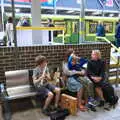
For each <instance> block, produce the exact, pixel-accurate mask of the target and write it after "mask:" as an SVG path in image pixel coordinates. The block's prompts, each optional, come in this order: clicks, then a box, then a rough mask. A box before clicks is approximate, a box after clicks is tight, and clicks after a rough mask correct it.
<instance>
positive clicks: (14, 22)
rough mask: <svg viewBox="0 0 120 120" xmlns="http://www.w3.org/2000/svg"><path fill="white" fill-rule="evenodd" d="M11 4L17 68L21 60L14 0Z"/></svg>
mask: <svg viewBox="0 0 120 120" xmlns="http://www.w3.org/2000/svg"><path fill="white" fill-rule="evenodd" d="M11 5H12V18H13V34H14V43H15V49H14V55H15V64H16V69H18V68H19V61H18V49H17V36H16V21H15V6H14V0H11Z"/></svg>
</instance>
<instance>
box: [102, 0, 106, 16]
mask: <svg viewBox="0 0 120 120" xmlns="http://www.w3.org/2000/svg"><path fill="white" fill-rule="evenodd" d="M105 4H106V2H105V1H104V2H103V7H102V16H103V17H104V16H105V13H104V11H105Z"/></svg>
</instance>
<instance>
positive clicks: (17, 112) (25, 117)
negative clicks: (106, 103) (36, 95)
mask: <svg viewBox="0 0 120 120" xmlns="http://www.w3.org/2000/svg"><path fill="white" fill-rule="evenodd" d="M116 91H117V94H118V95H119V96H120V90H119V88H118V89H116ZM22 102H23V103H24V101H22ZM22 105H23V104H22ZM22 105H20V104H17V106H13V107H14V110H13V111H14V112H13V115H12V120H50V118H49V117H47V116H44V115H43V114H42V113H41V110H40V108H35V107H33V106H30V107H28V109H23V107H27V103H26V104H25V103H24V105H23V106H22ZM16 107H17V108H19V109H16ZM0 120H1V119H0ZM65 120H120V100H119V103H118V105H117V106H116V108H115V109H111V110H110V111H107V110H104V109H103V108H97V112H92V111H88V112H80V111H78V112H77V115H76V116H71V115H70V116H68V117H66V119H65Z"/></svg>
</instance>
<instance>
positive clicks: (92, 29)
mask: <svg viewBox="0 0 120 120" xmlns="http://www.w3.org/2000/svg"><path fill="white" fill-rule="evenodd" d="M97 24H98V22H97V21H90V22H89V33H96V27H97Z"/></svg>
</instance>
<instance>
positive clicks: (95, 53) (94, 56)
mask: <svg viewBox="0 0 120 120" xmlns="http://www.w3.org/2000/svg"><path fill="white" fill-rule="evenodd" d="M91 59H92V60H98V59H101V53H100V50H92V53H91Z"/></svg>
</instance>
